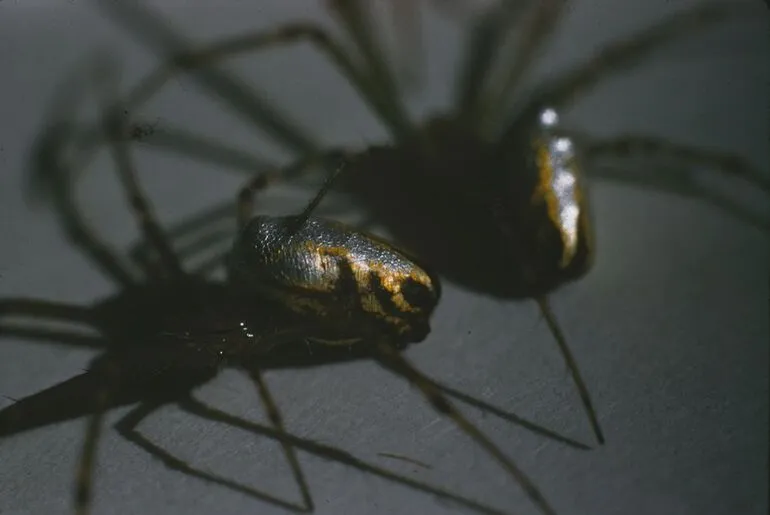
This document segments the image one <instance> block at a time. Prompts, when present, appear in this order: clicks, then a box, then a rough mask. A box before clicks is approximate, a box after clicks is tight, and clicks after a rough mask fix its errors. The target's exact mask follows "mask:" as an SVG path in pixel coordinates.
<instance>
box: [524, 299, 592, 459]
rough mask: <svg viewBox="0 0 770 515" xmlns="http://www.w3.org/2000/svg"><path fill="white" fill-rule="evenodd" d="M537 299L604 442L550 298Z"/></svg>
mask: <svg viewBox="0 0 770 515" xmlns="http://www.w3.org/2000/svg"><path fill="white" fill-rule="evenodd" d="M535 300H536V301H537V305H538V307H539V308H540V312H541V313H542V314H543V317H544V318H545V321H546V324H548V328H549V329H550V331H551V334H552V335H553V337H554V339H555V340H556V344H557V345H558V346H559V350H560V351H561V354H562V356H563V357H564V361H565V362H566V363H567V368H569V371H570V374H571V375H572V380H573V381H574V383H575V386H576V387H577V389H578V393H579V394H580V400H581V402H582V403H583V409H584V410H585V412H586V415H588V421H589V422H590V423H591V429H592V430H593V432H594V435H595V436H596V441H597V442H599V444H604V433H603V432H602V428H601V425H600V424H599V418H598V417H597V416H596V408H594V403H593V401H592V400H591V394H590V393H589V392H588V387H587V386H586V383H585V381H584V380H583V376H582V375H581V374H580V369H579V368H578V366H577V361H576V360H575V357H574V356H573V355H572V352H571V351H570V350H569V346H568V345H567V339H566V338H565V337H564V333H563V332H562V330H561V327H559V323H558V322H557V321H556V315H555V314H554V313H553V310H552V309H551V306H550V305H549V304H548V300H547V299H546V298H545V297H538V298H537V299H535Z"/></svg>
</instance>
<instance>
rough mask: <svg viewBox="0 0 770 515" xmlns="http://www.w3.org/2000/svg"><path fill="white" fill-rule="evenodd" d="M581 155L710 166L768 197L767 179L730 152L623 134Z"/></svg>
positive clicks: (769, 183)
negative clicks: (745, 182) (658, 160)
mask: <svg viewBox="0 0 770 515" xmlns="http://www.w3.org/2000/svg"><path fill="white" fill-rule="evenodd" d="M580 150H581V152H582V153H584V154H585V156H586V158H588V159H594V158H601V157H607V156H618V157H623V158H627V157H637V156H639V157H643V158H648V157H652V158H663V159H666V160H678V161H682V162H684V163H687V164H691V165H695V166H706V167H713V168H716V169H717V170H719V171H720V172H722V173H723V174H724V175H726V176H733V177H737V178H740V179H743V180H746V181H748V182H749V183H751V185H752V186H755V187H758V188H760V189H761V190H762V191H764V192H765V193H766V194H767V195H770V177H768V176H766V175H765V174H763V173H762V172H760V171H759V170H757V169H755V168H754V167H752V166H750V165H749V164H748V163H747V162H746V160H745V159H743V158H742V157H741V156H739V155H737V154H734V153H731V152H720V151H715V150H707V149H703V148H698V147H695V146H691V145H685V144H682V143H676V142H673V141H669V140H667V139H664V138H657V137H654V136H641V135H627V136H621V137H618V138H613V139H610V140H598V141H593V142H591V143H588V144H586V145H583V146H582V147H581V149H580Z"/></svg>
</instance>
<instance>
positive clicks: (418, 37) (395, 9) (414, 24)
mask: <svg viewBox="0 0 770 515" xmlns="http://www.w3.org/2000/svg"><path fill="white" fill-rule="evenodd" d="M391 4H392V5H391V17H392V20H391V23H392V25H393V27H394V28H395V30H396V32H397V37H396V38H395V39H396V41H395V43H396V54H397V55H396V62H397V65H396V66H397V74H398V77H399V82H400V83H401V84H400V85H401V86H402V87H404V86H405V87H407V88H410V89H414V88H416V87H417V86H419V85H420V84H422V83H423V79H424V76H425V73H424V71H423V70H424V69H425V48H424V44H423V34H422V10H421V8H422V6H421V5H420V2H419V1H417V2H415V1H414V0H391Z"/></svg>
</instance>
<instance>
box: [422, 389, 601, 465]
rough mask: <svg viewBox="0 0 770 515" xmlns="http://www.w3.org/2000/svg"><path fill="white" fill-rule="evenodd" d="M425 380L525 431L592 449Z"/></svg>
mask: <svg viewBox="0 0 770 515" xmlns="http://www.w3.org/2000/svg"><path fill="white" fill-rule="evenodd" d="M425 379H426V380H427V381H429V382H430V383H431V384H432V385H433V386H434V387H435V388H436V389H438V390H441V391H442V392H443V393H444V395H446V396H448V397H453V398H455V399H457V400H459V401H461V402H464V403H465V404H468V405H469V406H473V407H474V408H478V409H480V410H481V411H483V412H484V413H491V414H493V415H495V416H496V417H500V418H502V419H503V420H507V421H508V422H511V423H513V424H516V425H517V426H521V427H523V428H524V429H527V430H528V431H532V432H533V433H535V434H538V435H540V436H544V437H546V438H549V439H551V440H555V441H557V442H560V443H563V444H565V445H568V446H569V447H572V448H574V449H580V450H583V451H587V450H590V449H591V448H590V447H589V446H587V445H585V444H583V443H580V442H578V441H576V440H573V439H572V438H567V437H566V436H562V435H560V434H559V433H556V432H554V431H551V430H550V429H546V428H544V427H542V426H540V425H538V424H535V423H534V422H530V421H529V420H526V419H524V418H522V417H520V416H518V415H516V414H514V413H509V412H507V411H504V410H502V409H500V408H498V407H496V406H493V405H491V404H488V403H486V402H484V401H482V400H479V399H476V398H475V397H472V396H470V395H468V394H466V393H463V392H461V391H459V390H456V389H454V388H451V387H449V386H445V385H443V384H441V383H438V382H436V381H435V380H433V379H431V378H429V377H426V378H425Z"/></svg>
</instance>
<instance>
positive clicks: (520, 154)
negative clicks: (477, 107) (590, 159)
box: [501, 107, 593, 290]
mask: <svg viewBox="0 0 770 515" xmlns="http://www.w3.org/2000/svg"><path fill="white" fill-rule="evenodd" d="M532 114H533V116H526V117H524V119H525V121H526V122H527V123H526V124H524V123H522V124H520V125H518V126H517V127H516V130H514V131H510V132H509V133H508V134H507V137H506V138H505V139H504V143H503V144H501V149H502V150H503V155H504V158H503V160H502V163H504V165H505V167H506V169H508V173H509V174H510V179H509V180H510V181H511V183H510V184H509V191H510V192H512V194H513V195H514V197H515V198H514V199H512V202H510V203H508V206H512V207H513V211H514V212H513V213H508V214H507V215H506V216H511V215H512V219H513V223H512V226H513V227H514V230H513V232H514V235H513V243H514V245H515V246H516V248H517V252H518V253H519V254H521V267H520V269H521V274H522V281H523V282H524V283H525V284H527V283H528V284H530V285H531V286H532V287H533V289H536V290H547V289H550V288H551V287H554V286H558V285H559V284H562V283H564V282H566V281H569V280H573V279H576V278H578V277H581V276H582V275H584V274H585V273H586V272H587V271H588V270H589V269H590V267H591V265H592V262H593V230H592V227H591V223H590V222H591V220H590V213H589V209H588V199H587V196H586V191H585V186H584V184H583V182H584V179H583V174H582V170H581V168H580V162H579V161H580V159H579V152H578V149H577V148H576V143H575V141H574V140H573V138H571V137H569V135H567V134H565V133H562V132H560V130H559V113H558V112H557V111H556V110H555V109H552V108H550V107H545V108H541V109H539V110H537V111H536V112H533V113H532Z"/></svg>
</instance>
